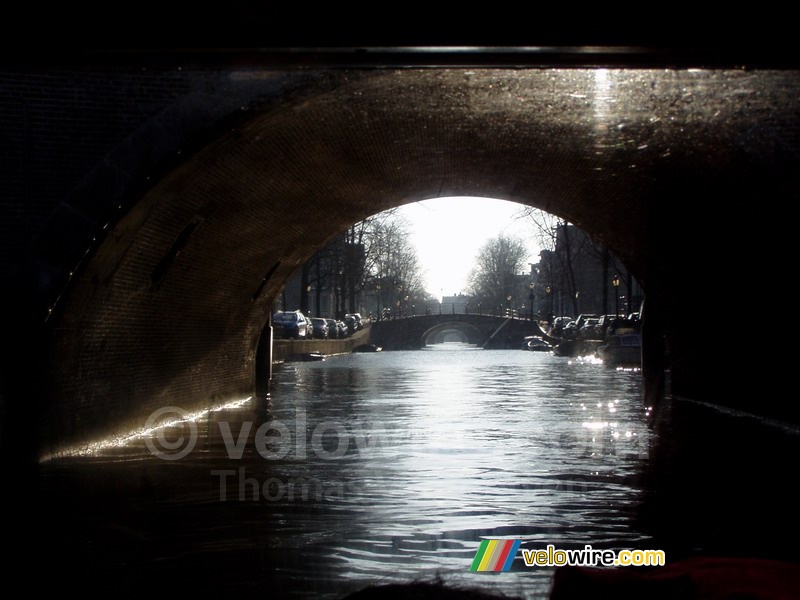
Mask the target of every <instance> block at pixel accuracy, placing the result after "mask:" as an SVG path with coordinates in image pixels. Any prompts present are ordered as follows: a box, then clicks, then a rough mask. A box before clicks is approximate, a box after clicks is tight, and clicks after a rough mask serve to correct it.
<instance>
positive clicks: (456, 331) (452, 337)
mask: <svg viewBox="0 0 800 600" xmlns="http://www.w3.org/2000/svg"><path fill="white" fill-rule="evenodd" d="M485 337H486V336H485V335H484V334H483V333H482V332H481V331H480V329H478V328H477V327H475V326H474V325H472V324H471V323H465V322H459V321H448V322H446V323H440V324H438V325H435V326H433V327H431V328H430V329H428V330H427V331H426V332H425V333H423V334H422V339H421V345H422V346H431V345H433V344H443V343H445V342H461V343H463V344H480V343H482V342H483V341H484V338H485Z"/></svg>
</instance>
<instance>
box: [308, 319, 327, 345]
mask: <svg viewBox="0 0 800 600" xmlns="http://www.w3.org/2000/svg"><path fill="white" fill-rule="evenodd" d="M311 326H312V327H313V329H314V337H315V338H319V339H321V340H324V339H326V338H327V337H328V322H327V321H326V320H325V319H323V318H321V317H315V318H313V319H311Z"/></svg>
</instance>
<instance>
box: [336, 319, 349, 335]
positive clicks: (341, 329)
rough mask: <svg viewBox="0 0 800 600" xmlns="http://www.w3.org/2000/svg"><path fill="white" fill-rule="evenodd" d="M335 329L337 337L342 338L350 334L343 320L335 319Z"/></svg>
mask: <svg viewBox="0 0 800 600" xmlns="http://www.w3.org/2000/svg"><path fill="white" fill-rule="evenodd" d="M336 330H337V332H338V333H337V335H338V337H339V339H342V340H343V339H344V338H346V337H347V336H348V335H349V334H350V332H349V331H348V330H347V325H346V324H345V322H344V321H336Z"/></svg>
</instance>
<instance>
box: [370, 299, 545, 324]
mask: <svg viewBox="0 0 800 600" xmlns="http://www.w3.org/2000/svg"><path fill="white" fill-rule="evenodd" d="M430 315H479V316H487V317H504V318H512V319H520V320H523V321H530V320H538V319H536V318H535V317H534V318H533V319H532V318H531V317H532V315H530V314H529V313H527V312H524V311H521V310H517V309H513V308H504V307H501V306H494V307H488V308H487V307H485V306H483V305H482V304H481V303H480V302H479V303H476V304H470V303H465V302H444V303H442V302H438V303H436V304H427V305H423V306H417V305H414V304H412V305H409V306H407V307H406V306H400V307H397V308H394V309H391V308H384V309H382V310H381V311H379V312H378V315H377V317H376V318H375V320H376V321H385V320H394V319H407V318H410V317H422V316H430Z"/></svg>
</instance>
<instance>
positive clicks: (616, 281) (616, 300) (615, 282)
mask: <svg viewBox="0 0 800 600" xmlns="http://www.w3.org/2000/svg"><path fill="white" fill-rule="evenodd" d="M611 285H613V286H614V316H615V317H617V316H619V289H618V288H619V275H614V277H612V278H611Z"/></svg>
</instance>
